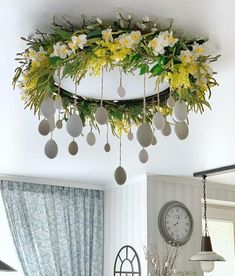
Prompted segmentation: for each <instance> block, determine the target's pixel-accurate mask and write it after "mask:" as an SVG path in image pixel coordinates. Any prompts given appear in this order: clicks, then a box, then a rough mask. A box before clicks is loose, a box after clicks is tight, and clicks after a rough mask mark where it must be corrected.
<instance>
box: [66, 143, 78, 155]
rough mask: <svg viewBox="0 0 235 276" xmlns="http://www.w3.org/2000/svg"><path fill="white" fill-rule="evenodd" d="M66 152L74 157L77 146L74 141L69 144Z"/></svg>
mask: <svg viewBox="0 0 235 276" xmlns="http://www.w3.org/2000/svg"><path fill="white" fill-rule="evenodd" d="M68 151H69V153H70V154H71V155H73V156H75V155H76V154H77V153H78V144H77V143H76V142H75V141H72V142H71V143H70V144H69V147H68Z"/></svg>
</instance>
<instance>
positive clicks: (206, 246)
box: [189, 236, 225, 262]
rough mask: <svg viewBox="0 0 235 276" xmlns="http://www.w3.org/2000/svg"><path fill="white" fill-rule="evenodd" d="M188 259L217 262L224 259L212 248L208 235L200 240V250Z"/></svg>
mask: <svg viewBox="0 0 235 276" xmlns="http://www.w3.org/2000/svg"><path fill="white" fill-rule="evenodd" d="M189 260H190V261H201V262H203V261H205V262H207V261H208V262H211V261H212V262H219V261H222V262H223V261H225V259H224V258H223V257H222V256H220V255H218V254H216V253H215V252H214V251H213V250H212V245H211V238H210V236H203V237H202V242H201V251H200V252H198V253H197V254H196V255H193V256H192V257H191V258H190V259H189Z"/></svg>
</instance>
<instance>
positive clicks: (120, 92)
mask: <svg viewBox="0 0 235 276" xmlns="http://www.w3.org/2000/svg"><path fill="white" fill-rule="evenodd" d="M117 94H118V97H119V98H123V97H125V96H126V90H125V88H124V87H123V86H121V85H120V86H119V87H118V90H117Z"/></svg>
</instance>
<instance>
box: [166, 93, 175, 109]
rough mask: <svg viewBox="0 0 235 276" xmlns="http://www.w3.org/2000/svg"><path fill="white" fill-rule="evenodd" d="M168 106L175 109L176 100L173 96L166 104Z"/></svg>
mask: <svg viewBox="0 0 235 276" xmlns="http://www.w3.org/2000/svg"><path fill="white" fill-rule="evenodd" d="M166 104H167V106H168V107H170V108H173V107H174V106H175V100H174V98H173V97H172V96H169V98H168V99H167V102H166Z"/></svg>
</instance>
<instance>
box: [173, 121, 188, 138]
mask: <svg viewBox="0 0 235 276" xmlns="http://www.w3.org/2000/svg"><path fill="white" fill-rule="evenodd" d="M174 131H175V134H176V136H177V138H178V139H180V140H184V139H186V138H187V137H188V134H189V128H188V125H187V123H186V122H178V123H176V124H175V128H174Z"/></svg>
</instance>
